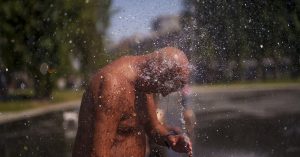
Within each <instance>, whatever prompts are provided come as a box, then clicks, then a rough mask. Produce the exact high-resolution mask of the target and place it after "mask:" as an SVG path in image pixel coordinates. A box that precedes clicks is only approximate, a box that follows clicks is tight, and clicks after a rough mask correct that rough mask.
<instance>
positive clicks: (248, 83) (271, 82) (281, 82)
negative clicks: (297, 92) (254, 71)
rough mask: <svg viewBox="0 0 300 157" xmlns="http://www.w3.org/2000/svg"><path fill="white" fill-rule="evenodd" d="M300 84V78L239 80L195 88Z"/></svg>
mask: <svg viewBox="0 0 300 157" xmlns="http://www.w3.org/2000/svg"><path fill="white" fill-rule="evenodd" d="M295 85H297V86H299V85H300V79H295V80H267V81H261V80H258V81H238V82H230V83H214V84H203V85H196V86H194V87H193V88H194V89H199V88H210V89H219V88H239V89H245V88H281V87H288V86H289V87H290V86H295Z"/></svg>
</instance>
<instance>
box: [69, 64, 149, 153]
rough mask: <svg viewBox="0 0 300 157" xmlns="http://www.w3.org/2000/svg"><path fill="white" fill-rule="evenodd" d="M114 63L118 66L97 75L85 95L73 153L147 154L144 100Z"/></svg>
mask: <svg viewBox="0 0 300 157" xmlns="http://www.w3.org/2000/svg"><path fill="white" fill-rule="evenodd" d="M121 62H122V60H121ZM113 64H124V63H118V62H116V63H113ZM112 67H118V66H116V65H113V66H107V67H105V68H104V69H102V70H101V71H99V72H98V73H97V74H96V75H95V76H94V77H93V79H92V82H91V84H90V86H89V87H88V89H87V90H86V92H85V94H84V96H83V98H82V104H81V108H80V114H79V128H78V133H77V137H76V142H75V146H74V151H73V157H85V156H87V157H90V156H101V157H102V156H105V157H112V156H114V157H131V156H132V157H144V156H145V149H146V137H145V133H144V130H143V127H142V124H141V121H140V120H139V117H141V116H138V115H137V114H138V112H136V102H141V101H136V98H138V96H137V93H135V90H134V86H133V85H132V84H130V83H129V82H128V81H126V79H125V78H123V77H121V76H120V75H118V74H119V73H118V72H115V73H114V71H116V70H117V69H112ZM144 100H145V99H144ZM144 102H145V101H144ZM103 136H105V138H103Z"/></svg>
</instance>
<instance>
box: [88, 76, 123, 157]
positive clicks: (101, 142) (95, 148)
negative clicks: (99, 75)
mask: <svg viewBox="0 0 300 157" xmlns="http://www.w3.org/2000/svg"><path fill="white" fill-rule="evenodd" d="M117 86H118V85H117V84H116V83H115V82H114V81H104V82H103V85H102V87H101V89H100V90H99V92H96V93H95V92H93V93H94V101H95V105H94V107H95V110H94V111H95V113H94V114H95V122H94V128H93V130H94V131H93V142H92V156H93V157H111V156H113V155H112V154H110V153H111V148H112V146H113V143H114V139H115V137H116V132H117V127H118V123H119V120H120V110H119V109H120V107H118V100H120V96H121V94H120V92H117V91H118V90H117V89H116V88H117ZM91 129H92V128H91Z"/></svg>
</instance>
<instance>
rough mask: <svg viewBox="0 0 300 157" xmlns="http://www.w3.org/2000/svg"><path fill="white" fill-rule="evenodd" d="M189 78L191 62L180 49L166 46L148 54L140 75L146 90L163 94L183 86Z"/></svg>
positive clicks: (141, 84) (143, 87)
mask: <svg viewBox="0 0 300 157" xmlns="http://www.w3.org/2000/svg"><path fill="white" fill-rule="evenodd" d="M188 78H189V62H188V59H187V58H186V56H185V54H184V53H183V52H182V51H180V50H179V49H176V48H173V47H166V48H163V49H160V50H158V51H155V52H153V53H151V54H148V55H146V60H145V62H143V64H142V67H141V72H140V76H139V86H141V87H142V90H144V91H145V92H151V93H161V94H162V95H163V96H166V95H167V94H169V93H171V92H174V91H177V90H178V89H180V88H182V87H183V86H184V85H185V84H186V83H187V82H188Z"/></svg>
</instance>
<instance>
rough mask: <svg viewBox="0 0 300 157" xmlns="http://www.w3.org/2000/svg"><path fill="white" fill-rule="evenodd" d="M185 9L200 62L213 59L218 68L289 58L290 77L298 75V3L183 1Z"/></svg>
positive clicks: (275, 0)
mask: <svg viewBox="0 0 300 157" xmlns="http://www.w3.org/2000/svg"><path fill="white" fill-rule="evenodd" d="M185 6H186V11H187V12H190V15H191V17H192V18H194V19H195V22H196V24H197V36H198V37H199V38H198V41H199V42H201V43H203V45H204V46H202V47H200V49H199V50H198V52H201V54H202V55H204V56H203V57H202V58H205V57H208V58H211V57H212V56H213V58H215V60H217V62H219V63H220V64H221V65H222V64H227V63H228V61H229V60H235V61H236V62H237V63H238V64H240V63H241V61H242V60H243V59H256V60H257V61H258V62H260V60H261V59H262V58H264V57H268V58H273V59H274V60H277V59H280V58H282V57H289V58H291V59H292V62H293V67H294V73H295V74H296V75H299V74H300V65H299V59H300V51H299V47H300V46H299V43H300V41H299V39H300V38H299V30H300V17H299V15H300V14H299V12H300V9H299V8H300V6H299V1H296V0H288V1H282V0H255V1H252V0H241V1H235V0H227V1H224V0H214V1H211V0H192V1H190V0H186V1H185ZM190 8H193V9H190ZM203 36H204V37H203ZM207 53H208V54H207Z"/></svg>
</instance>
